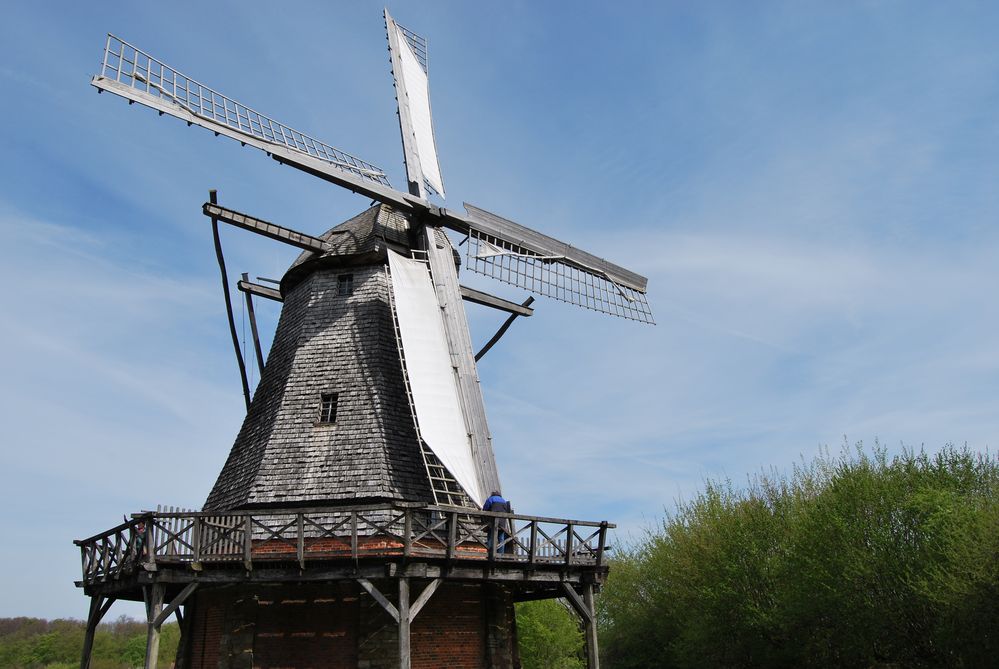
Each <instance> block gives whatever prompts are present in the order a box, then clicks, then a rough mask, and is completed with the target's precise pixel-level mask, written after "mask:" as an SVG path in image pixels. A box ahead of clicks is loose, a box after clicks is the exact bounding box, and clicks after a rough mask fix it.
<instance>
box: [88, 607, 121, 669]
mask: <svg viewBox="0 0 999 669" xmlns="http://www.w3.org/2000/svg"><path fill="white" fill-rule="evenodd" d="M115 601H116V600H115V598H114V597H108V598H107V599H106V601H105V597H104V596H103V595H95V596H93V597H91V598H90V614H89V615H88V616H87V630H86V632H85V633H84V636H83V653H82V656H81V658H80V669H88V667H89V666H90V656H91V654H92V653H93V650H94V636H95V634H96V633H97V625H99V624H100V622H101V619H102V618H104V614H106V613H107V612H108V609H110V608H111V605H112V604H114V603H115Z"/></svg>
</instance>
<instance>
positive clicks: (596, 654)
mask: <svg viewBox="0 0 999 669" xmlns="http://www.w3.org/2000/svg"><path fill="white" fill-rule="evenodd" d="M583 603H584V604H585V605H586V608H587V610H589V612H590V619H589V621H588V622H587V623H586V667H587V669H600V648H599V647H598V645H597V611H596V609H595V607H594V605H593V584H592V583H587V584H585V585H584V586H583Z"/></svg>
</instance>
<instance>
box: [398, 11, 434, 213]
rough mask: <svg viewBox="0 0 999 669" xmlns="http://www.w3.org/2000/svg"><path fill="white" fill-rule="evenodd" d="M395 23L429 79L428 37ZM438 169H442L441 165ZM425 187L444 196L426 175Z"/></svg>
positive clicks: (424, 179)
mask: <svg viewBox="0 0 999 669" xmlns="http://www.w3.org/2000/svg"><path fill="white" fill-rule="evenodd" d="M395 25H396V27H397V28H399V31H400V32H401V33H402V36H403V37H405V38H406V43H407V44H409V48H410V49H412V50H413V55H414V56H416V62H418V63H419V64H420V67H422V68H423V73H424V74H426V75H427V79H429V78H430V44H429V42H428V41H427V38H426V37H422V36H420V35H417V34H416V33H414V32H413V31H412V30H410V29H409V28H407V27H406V26H404V25H401V24H400V23H398V22H397V23H396V24H395ZM435 160H436V158H435ZM438 169H440V167H439V166H438ZM423 187H424V188H426V189H427V190H428V191H430V192H431V193H433V194H434V195H437V196H440V197H442V198H443V197H444V193H441V192H439V191H438V190H437V189H436V188H434V185H433V184H432V183H430V180H429V179H427V178H426V177H424V178H423Z"/></svg>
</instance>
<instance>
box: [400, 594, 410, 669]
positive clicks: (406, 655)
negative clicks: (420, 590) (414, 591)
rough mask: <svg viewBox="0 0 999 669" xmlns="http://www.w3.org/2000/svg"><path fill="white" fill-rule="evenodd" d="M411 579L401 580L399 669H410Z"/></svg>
mask: <svg viewBox="0 0 999 669" xmlns="http://www.w3.org/2000/svg"><path fill="white" fill-rule="evenodd" d="M409 623H410V617H409V579H408V578H406V577H405V576H404V577H402V578H400V579H399V669H410V658H411V656H410V647H409Z"/></svg>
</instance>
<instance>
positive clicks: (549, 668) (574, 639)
mask: <svg viewBox="0 0 999 669" xmlns="http://www.w3.org/2000/svg"><path fill="white" fill-rule="evenodd" d="M517 640H518V643H519V645H520V660H521V663H522V665H523V669H583V667H585V666H586V663H585V662H584V660H583V632H582V630H581V629H580V625H579V620H578V618H577V617H576V614H575V613H572V612H571V611H569V610H568V609H567V608H566V606H565V605H564V604H563V603H562V602H561V600H557V599H544V600H539V601H536V602H521V603H519V604H517Z"/></svg>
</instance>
